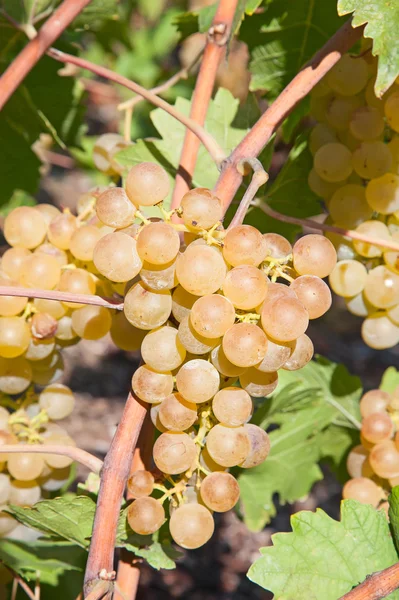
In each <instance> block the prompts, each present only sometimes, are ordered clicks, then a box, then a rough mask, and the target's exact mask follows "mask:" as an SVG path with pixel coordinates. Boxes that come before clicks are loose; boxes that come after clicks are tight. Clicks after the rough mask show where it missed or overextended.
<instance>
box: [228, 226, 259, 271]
mask: <svg viewBox="0 0 399 600" xmlns="http://www.w3.org/2000/svg"><path fill="white" fill-rule="evenodd" d="M266 252H267V244H266V240H265V238H264V237H263V235H262V234H261V233H260V231H258V230H257V229H255V227H252V225H238V226H236V227H233V228H232V229H229V230H228V231H227V234H226V237H225V238H224V240H223V256H224V258H225V260H226V261H227V262H228V263H229V264H230V265H232V266H233V267H237V266H238V265H252V266H255V267H257V266H258V265H259V264H260V263H261V262H262V261H263V260H264V259H265V257H266Z"/></svg>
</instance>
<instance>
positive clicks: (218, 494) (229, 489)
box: [201, 471, 240, 512]
mask: <svg viewBox="0 0 399 600" xmlns="http://www.w3.org/2000/svg"><path fill="white" fill-rule="evenodd" d="M239 497H240V488H239V486H238V483H237V480H236V479H235V478H234V477H233V476H232V475H230V473H223V472H221V471H219V472H217V471H216V472H215V473H211V474H210V475H207V476H206V477H205V479H204V480H203V481H202V482H201V498H202V500H203V501H204V503H205V504H206V506H207V507H208V508H210V509H211V510H214V511H216V512H227V511H228V510H231V509H232V508H233V507H234V506H235V505H236V504H237V502H238V499H239Z"/></svg>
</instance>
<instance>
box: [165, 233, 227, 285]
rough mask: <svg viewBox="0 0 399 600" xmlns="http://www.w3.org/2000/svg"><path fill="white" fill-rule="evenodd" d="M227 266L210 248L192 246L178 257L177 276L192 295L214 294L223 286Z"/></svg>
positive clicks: (216, 252)
mask: <svg viewBox="0 0 399 600" xmlns="http://www.w3.org/2000/svg"><path fill="white" fill-rule="evenodd" d="M226 272H227V266H226V263H225V262H224V260H223V257H222V256H221V255H220V254H219V252H218V251H217V250H215V249H214V248H211V247H210V246H203V245H190V246H188V247H187V248H186V250H185V251H184V252H183V254H181V255H180V256H178V257H177V260H176V275H177V278H178V280H179V283H180V285H181V286H182V287H183V288H184V289H185V290H186V291H187V292H189V293H190V294H193V295H195V296H205V295H206V294H214V293H215V292H217V291H218V290H219V289H220V288H221V287H222V285H223V281H224V278H225V276H226Z"/></svg>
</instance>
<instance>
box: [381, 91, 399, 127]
mask: <svg viewBox="0 0 399 600" xmlns="http://www.w3.org/2000/svg"><path fill="white" fill-rule="evenodd" d="M384 112H385V117H386V119H387V121H388V125H389V126H390V128H391V129H393V130H394V131H399V92H398V91H396V92H394V93H393V94H391V95H390V96H389V98H387V100H386V102H385V104H384Z"/></svg>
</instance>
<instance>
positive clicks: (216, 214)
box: [180, 188, 223, 231]
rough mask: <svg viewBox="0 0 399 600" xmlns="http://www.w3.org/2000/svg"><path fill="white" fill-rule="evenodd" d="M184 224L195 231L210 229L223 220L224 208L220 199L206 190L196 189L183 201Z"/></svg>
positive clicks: (186, 195)
mask: <svg viewBox="0 0 399 600" xmlns="http://www.w3.org/2000/svg"><path fill="white" fill-rule="evenodd" d="M180 207H181V209H182V211H183V212H182V219H183V223H184V224H185V225H186V227H188V228H189V229H191V230H193V231H200V230H201V229H210V228H211V227H213V225H215V224H216V223H217V222H218V221H221V220H222V218H223V206H222V203H221V201H220V200H219V198H217V197H216V196H214V195H213V194H212V192H211V191H210V190H208V189H206V188H196V189H195V190H190V191H189V192H187V194H185V195H184V196H183V198H182V200H181V204H180Z"/></svg>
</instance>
